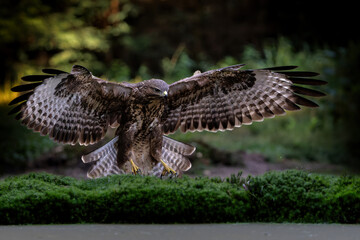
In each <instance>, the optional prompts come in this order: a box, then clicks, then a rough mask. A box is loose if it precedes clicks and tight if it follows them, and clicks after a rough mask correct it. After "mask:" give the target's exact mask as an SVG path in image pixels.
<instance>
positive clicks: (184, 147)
mask: <svg viewBox="0 0 360 240" xmlns="http://www.w3.org/2000/svg"><path fill="white" fill-rule="evenodd" d="M117 140H118V137H115V138H113V139H112V140H111V141H110V142H108V143H107V144H106V145H104V146H102V147H101V148H98V149H97V150H95V151H93V152H91V153H89V154H87V155H84V156H82V161H83V162H84V163H90V162H95V164H94V165H93V166H92V167H91V168H90V169H89V171H88V173H87V176H88V177H89V178H99V177H105V176H108V175H112V174H124V173H125V172H127V171H128V169H129V168H131V167H130V164H129V163H128V162H127V163H126V164H125V165H124V166H123V167H122V168H121V169H120V168H119V167H118V166H117V159H116V158H117V151H118V147H117ZM194 151H195V147H193V146H191V145H188V144H185V143H181V142H178V141H176V140H174V139H171V138H169V137H166V136H163V147H162V160H163V161H164V162H165V163H166V164H168V166H169V167H171V168H172V169H174V170H175V171H176V172H177V173H178V174H179V175H181V174H182V172H185V171H187V170H189V169H190V168H191V162H190V160H189V159H188V158H187V157H188V156H190V155H191V154H192V153H193V152H194ZM163 170H164V167H163V165H162V164H161V163H158V164H156V165H155V166H154V168H153V170H152V172H151V173H150V175H154V176H157V177H160V176H161V174H162V173H163Z"/></svg>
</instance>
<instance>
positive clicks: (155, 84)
mask: <svg viewBox="0 0 360 240" xmlns="http://www.w3.org/2000/svg"><path fill="white" fill-rule="evenodd" d="M142 83H143V84H142V85H141V86H140V88H139V90H140V91H141V92H142V93H143V94H144V95H146V96H148V97H150V98H164V97H167V96H168V92H169V85H168V84H167V83H166V82H164V81H163V80H161V79H150V80H146V81H143V82H142Z"/></svg>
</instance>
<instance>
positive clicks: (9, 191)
mask: <svg viewBox="0 0 360 240" xmlns="http://www.w3.org/2000/svg"><path fill="white" fill-rule="evenodd" d="M243 184H244V179H243V178H240V176H232V177H231V178H229V179H227V180H226V181H222V180H220V179H219V178H214V179H209V178H196V179H191V178H188V177H184V178H182V179H167V180H161V179H157V178H154V177H141V176H129V175H124V176H111V177H106V178H101V179H96V180H76V179H73V178H69V177H60V176H55V175H50V174H45V173H41V174H39V173H36V174H35V173H32V174H28V175H24V176H19V177H10V178H7V179H4V180H2V181H0V216H1V217H0V224H29V223H30V224H41V223H42V224H46V223H47V224H48V223H85V222H86V223H95V222H96V223H217V222H252V221H258V222H341V223H356V222H359V220H360V204H359V202H360V191H359V189H360V188H359V187H360V179H359V178H355V177H353V178H350V177H332V176H324V175H317V174H309V173H307V172H302V171H285V172H272V173H268V174H265V175H264V176H259V177H254V178H251V179H250V181H249V183H248V184H247V187H246V188H248V189H249V190H244V188H243Z"/></svg>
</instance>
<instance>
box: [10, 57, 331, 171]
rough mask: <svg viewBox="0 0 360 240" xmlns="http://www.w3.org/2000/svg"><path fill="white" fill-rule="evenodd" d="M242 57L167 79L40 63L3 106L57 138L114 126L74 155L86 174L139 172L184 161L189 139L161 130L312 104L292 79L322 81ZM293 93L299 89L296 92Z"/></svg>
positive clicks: (223, 124) (207, 126)
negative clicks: (118, 79)
mask: <svg viewBox="0 0 360 240" xmlns="http://www.w3.org/2000/svg"><path fill="white" fill-rule="evenodd" d="M242 66H243V64H239V65H235V66H230V67H225V68H221V69H216V70H211V71H207V72H204V73H200V72H199V71H197V72H195V74H194V75H193V76H191V77H188V78H185V79H182V80H180V81H178V82H175V83H173V84H170V85H168V84H167V83H166V82H164V81H163V80H160V79H151V80H146V81H143V82H140V83H125V82H123V83H115V82H109V81H105V80H102V79H100V78H97V77H95V76H93V75H92V74H91V72H90V71H89V70H87V69H86V68H84V67H81V66H78V65H75V66H73V68H72V70H71V72H70V73H67V72H63V71H59V70H54V69H44V70H43V72H44V73H46V74H48V75H32V76H25V77H23V78H22V79H23V80H24V81H27V82H32V83H30V84H25V85H20V86H16V87H14V88H12V90H13V91H15V92H25V93H24V94H23V95H21V96H19V97H17V98H15V99H14V100H13V101H11V102H10V105H13V104H18V103H20V104H19V105H17V106H16V107H15V108H14V109H13V110H12V111H11V112H10V113H17V115H16V118H17V119H18V120H20V121H21V122H22V123H23V124H25V125H26V126H27V127H28V128H30V129H33V130H34V131H35V132H40V134H41V135H49V137H50V138H51V139H53V140H55V141H57V142H60V143H69V144H76V143H79V144H81V145H88V144H93V143H96V142H98V141H99V140H100V139H102V138H103V137H104V136H105V133H106V131H107V129H108V127H117V130H116V137H115V138H114V139H112V140H111V141H110V142H108V143H107V144H106V145H104V146H102V147H101V148H99V149H97V150H95V151H94V152H92V153H90V154H88V155H85V156H83V157H82V160H83V161H84V162H85V163H88V162H95V164H94V165H93V166H92V167H91V169H90V170H89V172H88V177H90V178H97V177H102V176H106V175H110V174H121V173H131V172H132V173H134V174H136V173H139V172H141V174H145V175H147V174H153V175H157V176H161V175H164V174H168V173H173V174H175V173H182V172H183V171H186V170H188V169H190V167H191V163H190V161H189V160H188V158H187V156H189V155H191V154H192V153H193V152H194V150H195V148H194V147H193V146H190V145H187V144H184V143H181V142H178V141H175V140H173V139H171V138H168V137H166V136H165V135H168V134H171V133H174V132H175V131H176V130H178V129H180V130H181V131H182V132H186V131H203V130H207V131H213V132H216V131H223V130H231V129H233V128H235V127H240V126H241V125H243V124H244V125H247V124H251V123H252V122H254V121H262V120H263V119H264V118H271V117H274V116H275V115H282V114H285V111H286V110H288V111H292V110H299V109H300V107H299V106H298V105H302V106H307V107H317V106H318V105H317V104H316V103H314V102H312V101H310V100H308V99H306V98H304V97H302V96H300V95H306V96H312V97H321V96H324V94H323V93H321V92H318V91H316V90H312V89H307V88H303V87H301V86H297V85H294V84H300V85H322V84H325V83H326V82H324V81H321V80H314V79H311V78H309V77H313V76H316V75H317V74H316V73H313V72H301V71H289V70H292V69H294V68H296V67H294V66H285V67H273V68H265V69H257V70H240V68H241V67H242ZM298 94H300V95H298Z"/></svg>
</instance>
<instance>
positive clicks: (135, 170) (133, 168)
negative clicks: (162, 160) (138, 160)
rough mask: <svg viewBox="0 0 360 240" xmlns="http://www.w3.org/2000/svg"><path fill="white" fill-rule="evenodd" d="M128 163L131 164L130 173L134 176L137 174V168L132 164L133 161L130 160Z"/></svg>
mask: <svg viewBox="0 0 360 240" xmlns="http://www.w3.org/2000/svg"><path fill="white" fill-rule="evenodd" d="M130 163H131V171H132V173H133V174H134V175H136V174H138V173H139V171H140V169H139V167H138V166H136V164H135V163H134V161H133V160H132V159H131V158H130Z"/></svg>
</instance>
